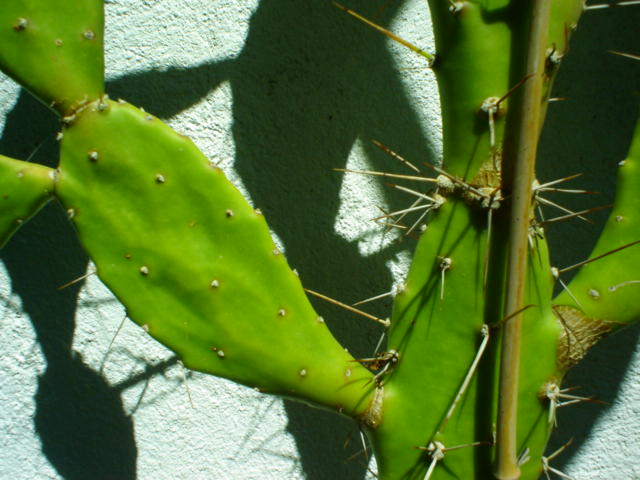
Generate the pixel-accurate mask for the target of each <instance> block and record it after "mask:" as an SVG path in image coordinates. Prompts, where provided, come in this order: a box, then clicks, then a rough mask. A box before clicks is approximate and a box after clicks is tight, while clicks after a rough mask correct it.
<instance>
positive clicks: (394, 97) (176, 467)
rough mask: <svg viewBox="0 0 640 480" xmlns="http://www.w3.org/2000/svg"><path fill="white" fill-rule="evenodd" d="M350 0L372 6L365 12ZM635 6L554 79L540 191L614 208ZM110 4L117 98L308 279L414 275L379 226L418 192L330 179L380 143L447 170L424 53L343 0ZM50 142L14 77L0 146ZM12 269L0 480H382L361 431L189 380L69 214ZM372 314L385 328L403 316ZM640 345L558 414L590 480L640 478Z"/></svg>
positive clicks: (4, 93)
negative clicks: (585, 192)
mask: <svg viewBox="0 0 640 480" xmlns="http://www.w3.org/2000/svg"><path fill="white" fill-rule="evenodd" d="M349 6H350V7H352V8H355V9H359V10H361V11H364V12H367V13H368V14H369V15H372V16H374V15H376V9H375V8H372V7H371V5H370V2H366V1H364V0H354V1H352V2H351V3H350V4H349ZM631 8H633V7H629V9H628V10H627V11H625V12H622V10H623V9H621V8H620V9H615V11H614V10H613V9H609V10H607V11H598V12H590V13H588V14H587V16H586V17H585V19H584V23H583V25H582V26H581V28H580V30H579V32H578V34H577V35H576V38H575V44H574V45H575V46H574V47H573V51H572V55H573V58H571V59H570V60H569V63H568V65H565V67H563V71H562V74H561V76H560V78H559V83H558V88H557V90H558V95H559V96H563V97H569V101H566V102H562V103H557V104H554V105H552V106H551V108H550V114H551V115H553V116H554V117H553V119H552V120H551V121H550V123H549V125H548V128H547V129H546V131H545V135H544V144H543V148H542V155H543V156H544V157H545V161H544V163H543V165H542V166H541V170H540V177H541V179H543V180H549V179H553V178H555V177H556V176H560V175H563V174H569V173H575V172H578V171H585V179H584V182H583V184H584V185H586V186H588V187H589V188H592V189H594V190H601V191H603V192H604V197H608V198H611V195H612V188H613V183H614V176H613V171H614V169H615V164H616V162H617V161H618V160H619V159H621V158H622V157H623V156H624V152H625V149H626V146H627V144H628V135H629V132H630V129H631V127H632V124H633V121H634V120H635V115H636V114H637V110H636V108H635V105H637V98H636V99H635V100H634V99H632V98H631V97H629V92H631V91H632V89H633V88H636V89H637V88H638V85H639V82H638V80H639V77H640V73H639V70H638V68H637V67H636V68H635V70H633V68H634V66H633V65H629V61H627V60H624V59H621V58H619V57H613V56H611V55H607V54H606V50H609V49H614V50H626V51H633V48H634V45H635V47H636V48H637V43H635V44H634V41H635V40H636V38H635V37H634V33H633V32H634V25H635V27H637V25H638V20H639V19H638V15H637V10H636V12H635V13H634V12H633V10H631ZM106 14H107V30H106V62H107V79H108V92H109V94H110V95H111V96H112V97H114V98H117V97H123V98H126V99H127V100H129V101H131V102H132V103H134V104H136V105H139V106H143V107H144V108H145V109H146V110H148V111H149V112H151V113H154V114H156V115H158V116H160V117H162V118H163V119H165V120H166V121H168V122H169V123H170V124H171V125H172V126H173V127H174V128H175V129H177V130H178V131H180V132H181V133H184V134H187V135H189V136H190V137H191V138H193V140H194V141H195V142H196V144H197V145H198V146H199V147H200V148H201V149H202V151H203V152H204V153H205V154H206V155H208V156H209V157H210V158H212V159H214V160H216V161H218V162H220V165H221V166H222V168H223V169H224V170H225V171H226V172H227V174H228V175H229V176H230V178H231V179H232V180H233V181H234V183H235V184H236V185H237V186H238V187H239V188H241V189H242V190H243V192H245V193H246V195H247V196H248V197H249V198H250V199H251V200H252V202H253V203H254V205H255V206H256V207H259V208H261V209H262V210H263V211H264V212H265V215H266V217H267V219H268V220H269V222H270V225H271V227H272V229H273V234H274V236H275V237H276V238H277V239H278V241H279V242H281V244H282V246H283V248H284V250H285V251H286V254H287V257H288V259H289V263H290V264H291V265H292V266H293V267H296V268H297V269H298V270H299V271H300V274H301V277H302V279H303V282H305V284H307V285H308V286H309V287H310V288H313V289H315V290H320V291H322V292H325V293H327V294H328V295H330V296H333V297H336V298H340V299H343V300H346V301H355V300H358V299H361V298H366V297H369V296H372V295H375V294H378V293H382V292H385V291H388V290H389V289H390V288H391V286H392V285H393V284H394V283H395V282H397V281H399V279H400V278H402V276H403V274H404V272H405V271H406V268H407V261H408V258H409V257H410V252H411V250H412V248H413V244H412V242H411V241H403V242H398V241H396V240H397V237H395V236H394V235H393V234H387V235H381V234H380V233H379V232H378V231H377V229H376V228H374V226H373V224H372V222H370V221H369V219H370V218H372V217H374V216H376V215H377V214H378V212H379V210H378V207H383V208H387V207H389V208H391V207H393V206H400V205H403V204H404V202H405V199H404V198H402V197H401V196H398V195H394V194H391V193H390V192H389V191H388V189H386V188H385V187H384V185H383V183H382V182H377V181H374V180H372V179H368V178H363V177H356V176H347V177H344V176H342V174H338V173H336V172H333V171H332V168H334V167H345V166H347V167H349V168H369V167H371V168H376V169H382V170H390V169H391V170H393V169H396V168H397V165H395V164H393V163H392V160H391V159H390V158H389V157H387V156H385V155H384V154H382V153H381V152H379V151H377V150H375V149H374V147H372V146H371V142H370V139H372V138H373V139H377V140H380V141H382V142H383V143H385V144H387V145H388V146H389V147H391V148H393V149H394V150H396V151H398V152H399V153H401V154H402V155H404V156H406V157H407V158H409V159H411V160H412V161H416V162H421V161H427V160H428V161H438V159H439V156H440V141H439V136H440V125H439V121H438V109H439V105H438V98H437V91H436V87H435V83H434V79H433V76H432V74H431V73H430V72H429V71H428V70H426V69H425V68H424V64H423V62H421V58H420V57H417V56H416V55H413V54H410V53H409V52H405V51H404V50H402V49H400V48H398V47H397V46H396V45H394V44H391V43H390V42H388V41H387V40H386V39H384V38H383V37H382V36H380V35H378V34H377V33H375V32H372V31H369V30H368V29H366V28H365V27H364V26H362V25H360V24H357V23H356V22H355V21H354V20H353V19H351V18H349V17H347V16H346V15H345V14H343V13H342V12H340V11H339V10H337V9H335V8H333V7H332V6H331V5H330V3H329V2H295V1H292V0H263V1H262V2H258V1H257V0H252V1H246V0H242V1H241V0H218V1H216V2H215V5H213V3H212V2H211V1H210V0H182V1H178V0H145V1H143V0H136V1H125V0H112V1H107V4H106ZM379 14H380V15H381V16H380V17H379V18H380V19H381V21H382V22H383V23H386V24H388V25H390V26H391V28H392V29H393V30H394V31H395V32H397V33H399V34H400V35H401V36H403V37H406V38H407V39H410V40H411V41H412V42H414V43H416V44H418V45H420V46H422V47H424V48H426V49H432V48H433V47H432V45H433V42H432V37H431V33H430V26H429V16H428V12H427V11H426V8H425V6H424V2H422V1H419V0H406V1H400V0H396V1H395V2H388V5H387V8H386V10H384V12H382V13H379ZM634 16H635V17H634ZM634 18H635V20H634ZM634 22H635V23H634ZM636 34H637V32H636ZM604 39H609V40H606V42H608V43H606V45H605V44H603V42H605V40H604ZM636 53H637V52H636ZM625 62H626V63H625ZM614 84H615V88H614V87H612V85H614ZM634 102H635V103H634ZM55 131H56V121H55V118H54V117H53V115H52V114H51V113H49V112H48V111H47V110H46V109H45V108H44V107H43V106H42V105H40V104H39V103H38V102H36V101H35V100H33V99H32V98H31V97H30V96H29V94H27V93H25V92H23V91H21V90H20V89H19V88H18V87H17V86H16V85H15V84H13V83H12V82H11V81H10V80H9V79H8V78H6V77H4V76H0V153H2V154H6V155H10V156H14V157H17V158H23V159H24V158H31V159H32V160H33V161H35V162H40V163H45V164H47V165H51V166H53V165H55V163H56V155H57V151H56V148H57V147H56V144H55V141H54V136H55ZM574 139H579V142H580V144H579V145H576V144H575V143H574V142H572V140H574ZM560 162H564V163H560ZM585 164H587V165H588V166H589V167H588V169H587V167H586V166H585ZM602 203H607V201H606V199H605V201H603V202H602ZM598 220H599V222H600V223H601V222H602V220H603V217H599V218H598ZM596 229H597V228H596ZM576 238H579V239H580V240H579V241H576V240H575V239H576ZM552 239H553V240H555V243H556V244H557V247H558V248H557V250H556V251H557V252H558V253H557V256H556V257H555V258H557V259H558V262H561V263H559V265H566V264H571V263H573V262H574V261H577V260H579V259H581V258H584V256H585V255H586V254H587V253H588V251H589V248H590V246H591V244H592V242H593V233H591V234H590V233H588V231H587V230H586V229H584V228H583V227H582V226H577V227H575V226H567V227H563V229H558V230H557V231H554V232H552ZM0 257H1V258H2V260H3V262H2V263H0V332H1V334H0V351H2V352H3V355H2V357H1V358H0V478H13V479H16V480H21V479H25V480H26V479H45V478H51V479H53V478H65V479H72V480H75V479H78V480H80V479H83V480H84V479H123V480H129V479H134V478H139V479H140V480H144V479H152V478H153V479H157V480H161V479H176V478H177V479H183V478H184V479H186V478H188V479H204V478H209V479H210V478H219V479H257V478H260V479H297V478H300V479H303V478H304V479H330V478H331V479H364V478H369V477H372V474H371V473H369V472H368V471H367V461H366V459H365V458H364V457H363V456H358V455H355V457H354V458H350V457H352V456H354V454H356V453H357V452H358V451H359V450H360V448H361V445H360V436H359V432H358V430H357V428H356V427H355V426H354V425H353V424H352V423H350V422H349V421H346V420H341V419H336V418H335V416H334V415H330V414H328V413H325V412H321V411H315V410H311V409H309V408H307V407H305V406H302V405H297V404H292V403H290V402H285V401H282V400H279V399H276V398H272V397H266V396H261V395H259V394H257V393H255V392H253V391H252V390H250V389H246V388H243V387H238V386H236V385H234V384H231V383H229V382H227V381H224V380H219V379H216V378H212V377H207V376H205V375H202V374H198V373H191V372H187V371H186V370H185V369H184V368H182V366H181V365H180V364H179V362H177V360H176V358H175V357H174V356H173V354H172V353H171V352H169V351H167V350H165V349H164V348H163V347H161V346H159V345H158V344H156V343H155V342H154V341H153V340H152V339H150V338H149V337H147V336H146V335H145V334H144V332H143V331H142V330H141V329H140V328H138V327H137V326H135V325H134V324H133V323H131V322H129V321H128V320H125V313H124V310H123V308H122V306H121V305H120V304H119V303H118V302H117V301H116V300H115V299H114V298H113V297H112V296H111V295H110V293H109V292H108V291H107V289H106V288H105V287H104V286H103V285H102V284H101V283H100V281H99V280H98V279H97V278H96V277H95V276H94V275H91V274H90V273H91V272H92V266H91V264H90V263H88V262H87V259H86V257H85V256H84V254H83V252H82V249H81V247H80V246H79V245H78V243H77V241H76V239H75V236H74V233H73V231H72V229H71V227H70V226H69V224H68V222H67V221H66V219H65V218H64V215H63V213H62V210H61V208H59V207H58V206H57V205H56V204H51V205H49V206H47V207H46V208H45V209H44V210H43V211H42V212H41V213H40V214H39V215H38V216H37V217H36V218H35V219H34V220H33V221H32V222H30V223H29V224H28V225H26V226H25V227H24V228H23V229H22V230H21V231H20V232H19V233H18V234H17V235H16V236H15V237H14V238H13V239H12V241H11V242H10V244H9V245H8V246H7V247H6V248H5V249H4V250H3V251H2V252H0ZM85 273H89V276H87V277H86V279H84V280H83V281H80V282H77V283H74V284H73V285H71V286H68V287H67V288H64V289H59V287H61V286H62V285H65V284H67V283H68V282H70V281H72V280H74V279H76V278H79V277H82V276H83V275H84V274H85ZM317 307H318V309H319V310H321V313H322V314H323V316H325V318H328V319H329V318H330V319H332V320H333V321H332V323H331V327H332V329H333V330H334V331H335V332H336V335H337V336H338V337H339V338H340V339H341V340H343V342H344V343H345V344H346V345H348V346H349V348H350V349H351V350H352V351H353V352H355V353H356V355H367V353H369V352H370V351H371V348H372V346H373V345H375V343H376V342H377V340H378V336H379V334H380V332H379V331H377V330H375V329H369V326H368V325H365V326H361V325H359V324H360V320H359V319H357V318H353V317H351V316H349V315H345V314H344V313H343V312H340V311H337V310H335V309H333V308H330V307H329V306H327V305H322V304H318V305H317ZM372 308H373V309H374V310H375V309H378V310H377V312H375V313H379V314H380V315H384V316H386V313H385V312H387V311H388V309H389V304H388V303H386V304H385V302H382V303H381V304H380V305H378V306H374V307H372ZM363 328H364V330H363ZM638 335H639V332H638V329H637V328H632V329H629V330H627V331H626V332H625V333H623V334H621V335H618V336H616V337H613V338H611V339H609V340H608V341H606V342H604V344H603V345H601V346H600V347H598V348H597V349H596V350H595V351H594V352H593V353H592V355H590V356H589V357H588V358H587V360H586V361H585V365H583V366H581V367H579V368H578V369H577V370H576V371H575V372H573V373H572V375H571V376H570V384H571V385H579V386H581V387H583V388H582V390H581V391H583V392H585V394H589V395H591V394H592V395H595V396H597V397H598V398H600V399H602V400H605V401H607V402H608V404H607V405H604V406H603V405H593V404H589V405H581V406H577V407H572V408H571V409H570V410H569V409H567V411H562V412H561V415H560V417H559V423H560V426H561V431H560V433H559V434H558V435H557V436H555V437H554V440H553V442H554V444H555V445H556V446H559V445H561V444H563V443H564V442H565V441H566V439H568V438H569V437H575V440H574V446H573V447H572V448H571V449H570V450H569V451H568V452H566V453H565V454H563V456H562V457H561V458H559V459H558V461H557V463H556V464H554V465H556V466H558V467H559V468H562V469H563V470H564V471H565V472H566V473H568V474H571V475H574V476H575V477H576V478H578V479H632V478H640V463H639V462H638V461H637V459H636V456H635V452H636V446H637V445H638V444H639V443H640V433H639V432H640V425H639V424H638V422H639V419H640V416H639V415H638V413H639V409H640V386H639V385H638V383H637V382H636V381H634V379H636V378H638V374H640V350H639V349H637V348H636V345H637V343H638V342H637V340H638ZM369 468H371V469H375V465H374V464H373V463H371V465H369Z"/></svg>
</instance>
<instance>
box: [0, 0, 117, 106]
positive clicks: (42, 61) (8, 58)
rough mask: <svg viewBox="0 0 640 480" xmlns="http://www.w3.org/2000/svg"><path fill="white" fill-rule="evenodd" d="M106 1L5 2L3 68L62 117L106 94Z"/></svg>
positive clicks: (0, 46)
mask: <svg viewBox="0 0 640 480" xmlns="http://www.w3.org/2000/svg"><path fill="white" fill-rule="evenodd" d="M102 10H103V6H102V0H73V1H69V0H2V7H0V69H2V70H3V71H4V72H5V73H6V74H7V75H9V76H10V77H12V78H14V79H15V80H16V81H17V82H18V83H20V84H21V85H22V86H24V87H25V88H27V89H28V90H30V91H31V92H32V93H33V94H34V95H35V96H36V97H38V98H39V99H40V100H41V101H43V102H44V103H45V104H47V105H49V106H51V107H53V108H54V109H55V110H57V111H58V112H59V113H61V114H62V115H68V114H69V113H70V112H71V111H72V110H73V109H74V108H77V107H78V106H80V105H82V104H83V103H86V102H88V101H92V100H95V99H96V98H98V97H100V96H101V95H102V94H103V92H104V73H103V71H104V58H103V47H102V43H103V24H104V19H103V11H102Z"/></svg>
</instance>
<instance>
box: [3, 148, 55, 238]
mask: <svg viewBox="0 0 640 480" xmlns="http://www.w3.org/2000/svg"><path fill="white" fill-rule="evenodd" d="M54 178H55V177H54V170H52V169H51V168H48V167H44V166H42V165H37V164H35V163H29V162H23V161H21V160H14V159H13V158H9V157H4V156H2V155H0V248H2V247H3V246H4V245H5V244H6V243H7V241H8V240H9V238H11V235H13V233H14V232H15V231H16V230H17V229H18V228H19V227H20V225H22V223H24V222H25V221H27V220H28V219H29V218H31V217H32V216H33V215H35V214H36V212H37V211H38V210H39V209H40V208H41V207H42V206H43V205H44V204H45V203H47V202H48V201H49V200H50V199H51V197H52V196H53V189H54Z"/></svg>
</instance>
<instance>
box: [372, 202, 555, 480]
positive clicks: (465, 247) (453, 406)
mask: <svg viewBox="0 0 640 480" xmlns="http://www.w3.org/2000/svg"><path fill="white" fill-rule="evenodd" d="M485 215H486V212H481V213H480V212H479V209H478V208H477V206H469V205H468V204H467V203H465V202H464V201H463V200H460V199H450V200H449V201H447V202H446V203H445V204H444V205H443V206H442V207H441V208H440V210H438V211H437V213H436V214H435V217H434V218H433V219H432V221H431V222H430V224H429V227H428V230H427V231H426V233H425V234H424V235H423V237H422V238H421V240H420V243H419V245H418V248H417V250H416V254H415V258H414V262H413V264H412V267H411V271H410V273H409V276H408V278H407V282H406V285H405V287H404V289H403V290H402V291H401V292H400V293H398V295H397V297H396V302H395V305H394V312H393V317H392V322H391V327H390V331H389V344H388V349H389V351H395V352H397V363H396V365H395V366H394V367H393V368H392V369H391V370H390V371H389V372H388V373H387V375H386V376H385V377H383V378H382V380H381V381H382V383H383V385H384V399H383V401H382V408H381V409H382V422H381V423H380V425H379V426H378V428H377V429H375V430H372V431H370V432H369V433H370V436H371V438H372V443H373V445H374V450H375V452H376V458H377V460H378V468H379V472H380V478H382V479H398V478H402V479H420V480H422V479H423V478H425V474H426V472H427V470H428V469H429V467H430V465H431V462H432V461H433V458H432V456H430V452H428V451H425V450H424V448H425V447H428V446H429V444H430V442H440V444H441V445H443V446H444V447H445V456H444V458H443V459H442V460H440V461H439V462H437V463H436V464H435V467H434V469H433V472H431V473H430V475H431V476H430V478H431V479H448V478H465V479H484V478H491V476H492V468H493V467H492V460H493V456H494V447H493V445H492V438H493V434H494V431H493V429H494V425H495V422H496V415H497V411H496V407H495V406H496V405H497V395H498V370H499V358H500V355H499V350H500V348H499V344H500V341H499V340H500V332H501V327H502V323H501V319H500V318H496V317H495V315H494V314H493V313H492V311H491V308H493V307H489V306H488V305H487V304H486V299H485V295H486V292H485V291H484V290H483V288H482V285H483V269H484V265H485V255H486V249H485V242H486V217H485ZM532 243H533V245H534V246H533V248H532V249H531V255H530V257H529V266H530V269H529V277H528V282H527V292H526V300H527V302H528V304H530V305H532V306H531V308H529V309H527V310H526V311H525V313H524V318H523V338H525V339H526V342H525V343H524V345H523V351H522V355H521V371H522V372H523V373H524V372H526V373H525V374H523V375H522V377H521V382H520V384H519V396H520V405H521V406H520V408H519V415H518V432H519V442H518V443H519V446H520V447H521V450H523V451H524V450H525V449H528V451H529V452H530V457H531V461H530V462H529V463H527V464H525V465H523V467H522V477H521V478H522V479H531V480H534V479H536V478H537V477H538V475H539V474H540V469H541V456H542V454H543V452H544V447H545V444H546V442H547V439H548V435H549V432H550V428H551V426H552V425H551V424H550V422H549V420H548V414H547V412H548V408H549V407H548V401H547V400H546V398H544V396H541V392H543V391H544V388H545V385H546V384H547V383H548V382H559V379H560V376H561V374H560V372H559V370H558V366H557V364H556V361H555V353H556V348H557V340H558V337H559V334H560V329H559V325H558V324H557V322H556V320H555V317H554V315H553V312H552V309H551V293H552V288H553V278H552V276H551V273H550V267H549V258H548V252H547V246H546V240H545V239H544V238H536V239H535V240H534V241H533V242H532ZM502 250H504V248H502ZM447 259H448V260H447ZM493 261H494V262H495V263H496V264H498V265H499V264H501V261H502V259H494V260H493ZM443 279H444V281H443ZM498 283H500V282H498ZM443 284H444V291H443V290H442V286H443ZM492 303H493V302H492ZM497 303H499V304H500V303H502V301H501V300H500V299H499V300H498V302H497ZM506 321H508V320H506ZM484 324H487V327H488V330H487V331H490V333H489V337H488V341H487V345H486V351H485V352H484V355H483V356H482V357H480V359H479V366H478V367H477V369H475V370H472V369H471V365H472V364H473V362H474V359H476V357H477V356H478V355H479V353H480V347H481V346H482V344H483V340H484V335H483V325H484ZM443 372H446V375H443ZM467 376H468V378H469V383H468V388H466V389H465V390H461V388H462V385H463V383H464V380H465V378H467ZM457 395H460V399H459V400H458V401H457V402H456V401H454V399H455V398H456V396H457ZM448 415H449V419H448V420H445V418H446V417H447V416H448ZM474 443H475V444H476V445H472V446H468V447H464V448H459V449H454V450H450V451H447V450H446V449H448V448H451V447H458V446H461V445H469V444H474ZM418 447H421V448H422V449H419V448H418Z"/></svg>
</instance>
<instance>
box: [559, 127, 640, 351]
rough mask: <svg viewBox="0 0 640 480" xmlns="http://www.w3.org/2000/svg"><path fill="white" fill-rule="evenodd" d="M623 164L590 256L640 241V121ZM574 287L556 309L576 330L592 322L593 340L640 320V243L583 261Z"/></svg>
mask: <svg viewBox="0 0 640 480" xmlns="http://www.w3.org/2000/svg"><path fill="white" fill-rule="evenodd" d="M619 165H620V167H619V170H618V184H617V192H616V199H615V203H614V206H613V210H612V211H611V214H610V215H609V219H608V220H607V223H606V225H605V227H604V230H603V231H602V234H601V236H600V238H599V239H598V242H597V244H596V246H595V247H594V249H593V251H592V252H591V255H590V256H589V259H596V258H597V257H599V256H601V255H605V254H606V253H608V252H612V251H613V250H616V249H618V248H620V247H624V246H625V245H630V244H632V243H633V242H637V241H638V240H640V198H639V197H638V191H639V190H640V122H638V124H637V126H636V129H635V132H634V137H633V141H632V143H631V147H630V148H629V153H628V155H627V158H626V159H625V160H623V161H622V162H620V164H619ZM568 290H569V291H570V292H571V294H572V295H573V297H574V298H575V300H574V298H572V297H571V295H569V293H568V292H567V291H563V292H562V293H561V294H559V295H558V297H557V298H555V299H554V302H553V303H554V305H557V307H556V310H557V311H558V312H559V315H561V316H562V317H563V320H565V321H572V322H576V325H574V329H575V328H581V325H582V326H584V327H585V328H587V325H590V326H591V328H587V331H586V332H585V335H587V336H588V337H589V338H591V339H592V340H593V341H592V342H591V343H593V342H595V340H596V339H597V337H599V336H601V335H602V334H604V333H606V332H607V331H609V330H615V329H617V328H619V327H622V326H624V325H628V324H629V323H630V322H632V321H634V320H637V319H638V318H640V303H638V295H639V294H640V244H635V245H632V246H629V247H628V248H624V249H622V250H620V251H617V252H614V253H611V254H610V255H606V256H604V257H602V258H600V259H598V260H595V261H593V262H590V263H587V264H585V265H583V266H582V267H581V269H580V271H579V272H578V274H577V275H576V276H575V278H574V279H573V280H572V281H571V283H570V284H569V286H568ZM580 317H583V318H582V319H580ZM603 322H604V323H603ZM594 329H595V330H594ZM594 336H596V338H593V337H594ZM585 340H586V339H585Z"/></svg>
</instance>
